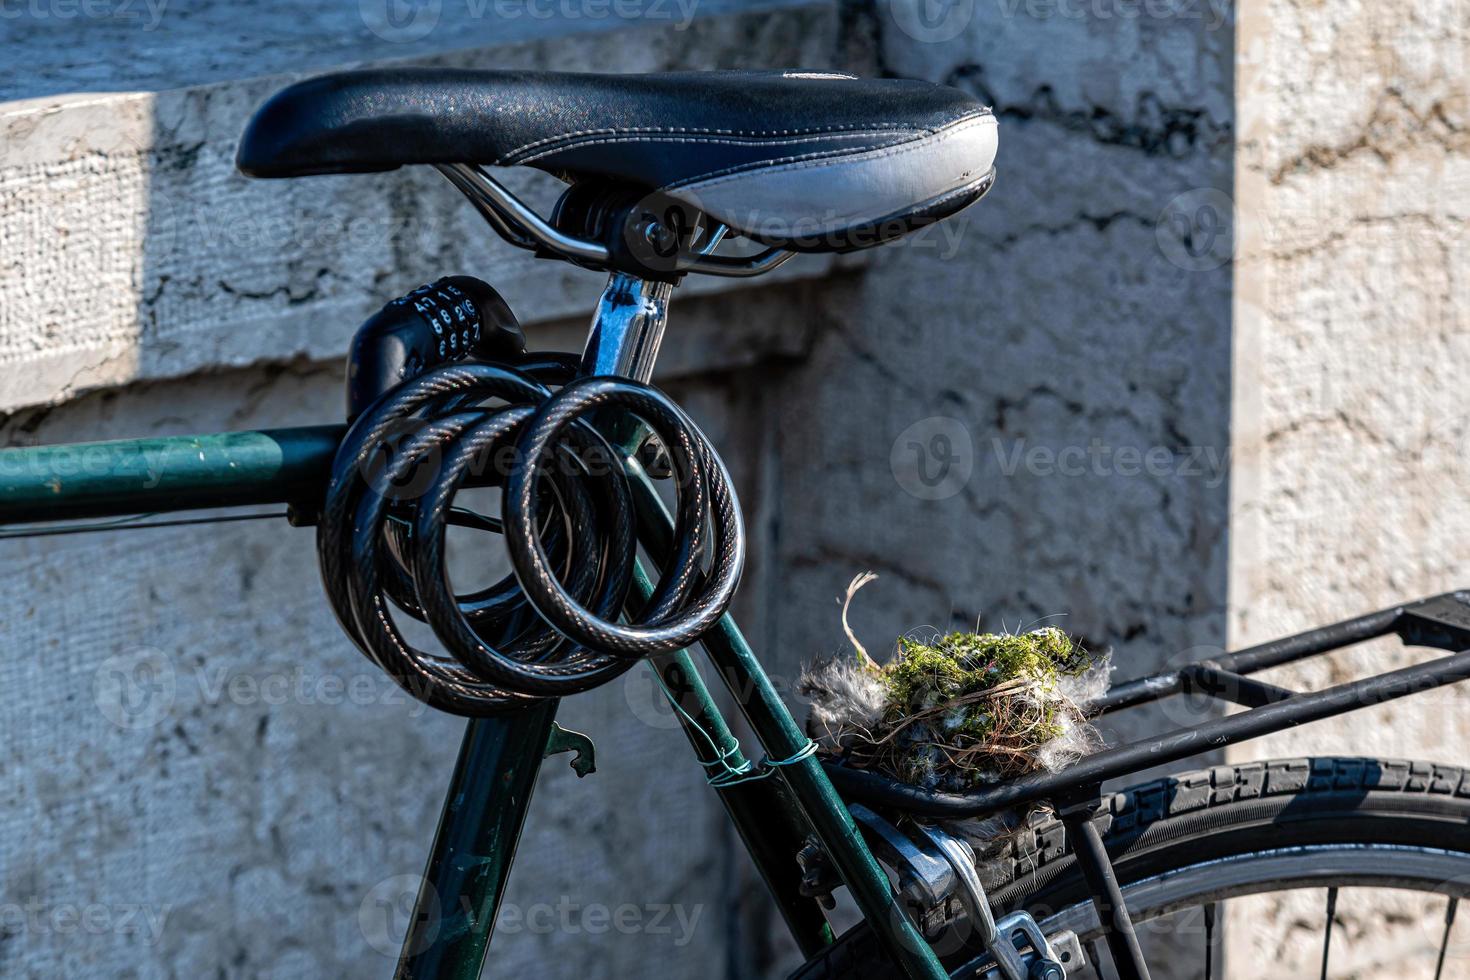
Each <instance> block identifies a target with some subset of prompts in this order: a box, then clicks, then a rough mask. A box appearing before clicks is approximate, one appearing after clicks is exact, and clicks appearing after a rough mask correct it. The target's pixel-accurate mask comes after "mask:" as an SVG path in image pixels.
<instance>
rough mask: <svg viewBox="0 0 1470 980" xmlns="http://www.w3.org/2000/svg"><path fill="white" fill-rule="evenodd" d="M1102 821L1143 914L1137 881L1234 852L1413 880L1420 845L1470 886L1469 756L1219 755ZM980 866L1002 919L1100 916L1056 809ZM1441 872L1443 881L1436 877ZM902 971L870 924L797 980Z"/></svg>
mask: <svg viewBox="0 0 1470 980" xmlns="http://www.w3.org/2000/svg"><path fill="white" fill-rule="evenodd" d="M1098 829H1099V831H1100V832H1101V834H1102V837H1103V841H1104V844H1105V845H1106V846H1107V849H1108V853H1109V854H1110V855H1111V856H1112V859H1113V862H1114V867H1115V869H1116V871H1117V875H1118V879H1119V883H1120V884H1121V885H1122V887H1123V889H1124V895H1125V897H1126V898H1127V899H1128V901H1129V907H1130V909H1131V910H1133V911H1134V914H1135V916H1136V917H1138V918H1144V917H1146V916H1147V915H1148V914H1149V913H1150V912H1151V911H1155V910H1151V909H1149V908H1147V907H1145V908H1135V898H1134V895H1132V894H1130V889H1131V890H1133V891H1134V892H1137V893H1140V894H1142V893H1144V892H1146V891H1148V890H1150V889H1152V890H1153V891H1154V892H1157V891H1158V888H1157V885H1156V883H1157V882H1158V881H1160V880H1163V879H1165V878H1167V879H1168V880H1170V881H1173V882H1175V883H1176V892H1178V891H1179V890H1181V889H1183V888H1184V887H1185V886H1187V885H1188V884H1189V882H1188V880H1187V878H1186V877H1185V876H1186V875H1188V874H1189V872H1190V870H1191V869H1198V871H1197V874H1198V875H1199V876H1201V877H1202V876H1204V875H1207V874H1208V875H1216V876H1218V875H1219V870H1220V869H1221V868H1223V867H1226V866H1228V865H1230V864H1231V863H1232V862H1233V863H1235V864H1241V865H1243V863H1246V862H1255V863H1257V864H1262V863H1264V862H1274V864H1272V865H1271V866H1272V867H1277V868H1281V867H1284V866H1283V865H1282V864H1281V856H1282V855H1291V854H1293V853H1300V854H1301V855H1302V856H1303V859H1304V861H1306V860H1309V861H1310V864H1311V866H1312V867H1313V868H1315V869H1317V870H1319V871H1320V870H1322V869H1324V868H1326V869H1330V868H1332V867H1334V865H1332V864H1331V863H1330V862H1328V863H1327V864H1326V865H1324V864H1323V862H1322V855H1323V854H1326V853H1330V852H1332V851H1333V849H1334V848H1335V849H1338V850H1341V849H1345V848H1367V849H1370V850H1376V851H1381V852H1382V853H1383V855H1384V856H1385V857H1392V858H1393V860H1391V861H1386V862H1379V864H1383V865H1384V866H1385V867H1392V868H1394V869H1400V870H1397V871H1395V872H1394V873H1393V874H1392V875H1390V877H1400V878H1401V877H1403V876H1404V875H1406V874H1408V873H1409V872H1408V871H1407V870H1402V869H1405V868H1406V865H1405V864H1404V862H1403V861H1402V854H1403V853H1405V852H1406V851H1411V850H1417V851H1418V852H1422V853H1423V854H1424V855H1425V861H1424V862H1421V864H1423V865H1424V869H1425V871H1424V874H1423V875H1422V876H1421V877H1420V878H1419V879H1415V880H1416V881H1417V882H1418V884H1419V885H1420V886H1422V887H1423V889H1424V890H1431V891H1440V892H1443V893H1446V894H1450V893H1453V894H1463V895H1467V896H1470V873H1467V872H1470V770H1467V769H1464V768H1461V767H1459V766H1448V765H1438V764H1434V763H1427V762H1410V761H1405V760H1398V759H1375V758H1349V757H1329V758H1299V759H1282V760H1271V761H1264V762H1251V763H1243V764H1239V765H1230V766H1216V767H1213V768H1210V769H1201V770H1196V771H1192V772H1186V773H1181V774H1178V775H1174V776H1169V777H1166V778H1163V779H1158V780H1154V781H1152V782H1149V783H1144V784H1141V785H1138V786H1134V787H1130V788H1128V789H1126V790H1123V791H1122V792H1119V793H1114V794H1112V795H1110V796H1108V797H1106V798H1105V799H1104V800H1103V809H1102V813H1101V816H1100V817H1099V827H1098ZM1354 853H1355V855H1357V854H1362V853H1367V852H1357V851H1355V852H1354ZM1353 866H1354V867H1355V868H1359V869H1362V870H1360V871H1359V873H1357V874H1356V875H1355V874H1353V873H1348V872H1346V871H1344V872H1342V873H1341V874H1340V875H1339V876H1338V877H1339V878H1340V879H1341V880H1338V881H1327V880H1319V881H1315V882H1314V884H1315V885H1316V886H1317V887H1325V886H1326V885H1327V884H1332V883H1336V884H1361V883H1365V882H1366V881H1367V880H1368V877H1369V871H1371V869H1372V868H1373V867H1374V863H1373V862H1371V861H1363V860H1360V859H1355V863H1354V865H1353ZM1337 867H1343V865H1341V864H1339V865H1337ZM1430 868H1433V869H1434V870H1433V871H1430V870H1429V869H1430ZM979 870H980V874H981V878H982V880H983V881H984V883H985V887H986V892H987V894H988V895H989V897H990V899H991V904H992V906H993V907H994V909H995V912H996V915H997V916H999V915H1001V914H1003V913H1005V912H1009V911H1012V910H1014V909H1017V908H1026V909H1028V910H1030V911H1031V912H1032V914H1033V915H1034V916H1035V917H1036V918H1037V920H1038V922H1040V923H1041V924H1042V926H1043V928H1046V929H1048V930H1050V929H1053V928H1058V927H1061V926H1067V927H1073V928H1075V926H1076V925H1077V923H1079V922H1082V921H1087V920H1089V919H1090V921H1091V923H1092V924H1093V927H1095V917H1091V910H1090V902H1089V893H1088V890H1087V886H1086V884H1085V883H1084V882H1083V880H1082V877H1081V873H1080V871H1079V870H1078V869H1077V867H1076V861H1075V858H1074V857H1073V855H1072V852H1071V848H1070V846H1069V843H1068V841H1067V834H1066V831H1065V828H1064V827H1063V826H1062V823H1061V821H1060V820H1059V819H1057V818H1055V817H1054V816H1051V815H1046V816H1042V817H1039V818H1033V820H1032V821H1031V822H1030V823H1029V825H1028V826H1027V827H1025V828H1024V829H1023V830H1022V831H1020V832H1019V833H1017V834H1015V835H1014V836H1012V837H1010V838H1008V839H1006V840H1005V841H1003V842H1002V843H1000V844H999V845H997V846H995V847H993V848H991V849H989V850H987V851H986V852H985V853H984V854H983V855H981V856H980V868H979ZM1440 872H1443V874H1442V875H1441V874H1440ZM1319 877H1320V875H1319ZM1349 879H1357V880H1349ZM1447 879H1448V881H1447ZM1221 882H1222V884H1221V885H1220V888H1221V889H1226V890H1228V882H1227V879H1221ZM1282 883H1286V879H1285V878H1283V879H1282V881H1281V882H1278V884H1282ZM1436 883H1437V884H1438V885H1439V887H1432V886H1434V885H1435V884H1436ZM1199 884H1204V882H1199ZM1291 886H1292V885H1289V884H1288V887H1291ZM1392 886H1393V887H1405V885H1404V884H1394V885H1392ZM1212 887H1213V886H1212ZM1235 887H1236V888H1237V889H1238V888H1239V887H1240V886H1238V885H1237V886H1235ZM1246 890H1247V891H1248V890H1251V889H1249V888H1248V889H1246ZM1254 890H1257V891H1266V890H1272V889H1268V888H1255V889H1254ZM1236 893H1237V894H1243V893H1245V891H1239V890H1237V891H1236ZM960 918H961V914H960V910H959V906H958V902H957V901H956V900H955V899H953V898H951V899H950V900H949V901H948V902H947V903H946V904H945V905H944V906H941V907H938V908H935V909H933V910H931V911H930V912H929V914H928V915H927V916H926V917H925V919H924V922H923V923H922V926H923V932H924V934H925V935H926V936H927V937H930V938H931V940H932V939H942V938H943V937H944V936H945V935H946V933H947V932H949V931H951V930H953V929H954V928H955V926H956V925H957V924H958V923H959V920H960ZM1079 933H1080V930H1079ZM952 945H953V944H952ZM978 953H979V950H978V949H976V948H974V947H973V946H968V945H965V946H963V947H960V948H956V949H954V951H953V952H950V953H948V954H947V955H945V957H944V963H945V966H946V967H947V968H948V969H950V970H952V971H957V972H956V973H955V974H954V975H955V976H957V977H963V976H965V975H966V973H965V969H964V968H965V966H966V964H967V963H970V962H971V961H972V960H973V958H974V957H975V956H976V955H978ZM901 976H902V974H901V973H900V972H899V970H898V968H897V967H896V966H894V965H893V964H892V963H891V961H889V960H888V958H887V956H886V955H885V954H884V953H883V951H882V949H881V947H880V946H879V944H878V940H877V937H876V936H875V935H874V933H873V932H872V930H871V929H870V928H868V926H867V924H866V923H859V924H858V925H857V926H855V927H853V928H852V929H850V930H848V931H847V932H846V933H844V934H843V935H842V936H841V937H839V939H838V940H837V942H835V943H834V944H833V945H831V946H829V947H827V948H826V949H825V950H823V951H822V952H821V953H819V954H817V955H816V956H814V957H813V958H812V959H810V960H808V961H807V962H806V963H804V964H803V965H802V966H801V967H800V968H799V969H798V970H797V971H796V972H795V973H793V974H791V980H893V978H898V977H901Z"/></svg>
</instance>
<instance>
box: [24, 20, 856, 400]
mask: <svg viewBox="0 0 1470 980" xmlns="http://www.w3.org/2000/svg"><path fill="white" fill-rule="evenodd" d="M671 2H672V0H671ZM283 6H284V5H283ZM726 6H728V5H726ZM782 8H790V9H782ZM720 9H721V8H720V7H714V8H712V9H711V11H710V12H708V14H709V15H708V16H701V17H700V18H699V19H697V20H695V21H694V22H693V23H692V24H690V25H689V26H687V28H685V29H679V27H678V25H673V26H667V25H663V24H661V23H659V22H658V21H657V20H655V21H654V22H652V23H650V24H639V23H635V24H633V26H627V25H626V24H624V25H623V26H625V27H626V28H627V29H625V30H621V31H608V30H583V31H582V32H581V33H570V34H567V33H566V32H563V35H562V36H558V37H554V38H543V39H541V40H530V41H523V42H520V43H505V41H504V40H503V39H497V41H498V42H499V43H497V45H496V46H494V47H469V48H464V49H461V50H454V51H450V52H445V51H443V50H442V49H443V48H444V47H445V46H446V45H447V44H448V42H449V41H450V40H456V41H457V40H460V39H458V38H446V36H445V34H444V31H442V30H441V31H439V32H436V33H435V34H434V35H433V37H434V38H437V39H438V40H439V42H440V51H439V53H437V54H426V53H424V52H423V51H422V50H420V48H421V47H422V46H421V45H420V46H419V47H417V48H414V49H413V50H414V51H415V52H416V53H415V58H414V60H416V61H419V62H424V63H433V64H444V65H473V66H484V67H491V66H493V67H500V68H537V67H540V68H550V67H560V68H566V67H568V66H576V67H578V68H580V69H584V70H589V71H655V70H660V69H677V68H691V67H707V66H709V65H714V64H725V65H731V66H738V65H748V64H756V65H770V64H775V65H822V64H825V63H826V62H827V61H828V60H829V59H830V58H831V57H832V45H833V41H832V39H833V33H834V30H835V24H836V19H835V16H834V14H833V11H832V8H831V5H830V4H828V3H817V4H803V5H793V4H789V3H785V4H776V5H773V6H772V8H771V9H770V10H766V11H761V12H756V13H750V14H743V15H726V16H714V14H717V13H719V11H720ZM703 13H705V12H702V14H703ZM186 23H187V24H192V23H193V22H192V21H183V22H181V25H182V24H186ZM475 23H476V24H478V23H479V21H476V22H475ZM515 23H521V22H520V21H519V20H517V21H515ZM572 26H581V27H584V28H585V27H587V26H588V25H586V24H582V23H580V22H578V23H577V24H574V25H572ZM13 29H16V28H13ZM178 29H179V30H181V31H182V30H184V29H185V28H184V26H179V27H178ZM196 29H198V28H194V27H191V28H189V30H196ZM477 29H478V28H477ZM171 30H173V22H172V21H165V22H164V25H163V27H161V28H160V32H161V33H160V34H158V35H156V36H159V37H161V38H165V39H167V38H172V37H173V36H174V35H172V34H171V33H169V31H171ZM21 33H22V38H21V40H24V39H25V38H29V37H39V36H40V35H39V34H30V33H27V32H25V31H21ZM483 33H484V32H483V30H482V31H481V34H483ZM509 33H510V35H511V37H512V38H515V37H516V36H517V35H518V33H524V32H523V31H522V32H517V31H510V32H509ZM533 33H534V32H533ZM539 33H541V34H546V33H548V32H547V31H546V30H541V31H539ZM190 36H191V37H195V36H196V35H192V34H191V35H190ZM477 36H479V35H475V34H474V33H473V32H471V33H470V34H469V37H477ZM173 43H183V42H181V41H174V42H173ZM262 44H263V45H264V44H265V42H264V41H262ZM23 50H29V49H28V48H26V49H23ZM373 50H375V49H368V50H367V51H365V52H364V54H371V53H372V51H373ZM394 50H395V51H397V50H398V49H396V48H395V49H394ZM329 51H337V49H336V48H331V49H329ZM337 56H338V57H339V58H340V57H342V56H341V55H340V53H339V54H338V55H337ZM327 57H328V55H327V53H320V52H319V53H318V54H316V55H315V56H314V57H313V58H311V59H308V63H309V64H312V65H313V66H314V67H313V70H316V69H317V68H325V67H328V66H329V65H330V64H332V62H330V61H329V60H324V59H326V58H327ZM338 63H340V62H338ZM230 64H232V65H234V67H235V69H236V71H237V72H240V71H245V70H247V69H248V68H249V67H251V63H249V62H248V60H247V62H246V63H243V64H242V63H238V62H230ZM261 65H262V66H263V67H265V68H268V69H269V70H271V71H277V72H279V71H284V70H286V69H287V68H288V66H290V69H291V70H292V71H293V72H294V73H295V74H293V75H285V74H270V75H266V76H263V77H262V76H260V75H258V74H254V73H251V74H238V75H236V76H233V77H231V79H230V80H229V81H217V82H215V83H213V84H208V85H201V84H198V83H197V82H193V83H191V87H187V88H169V89H167V90H164V91H141V92H122V93H87V94H84V95H47V96H45V97H40V98H35V99H30V100H28V101H22V102H13V103H9V104H0V364H3V365H5V366H6V368H7V370H5V371H4V372H3V376H0V410H5V409H13V408H17V407H21V406H25V405H33V404H45V403H52V402H56V401H59V400H62V399H65V398H66V397H68V396H70V395H72V394H75V393H77V392H81V391H85V390H88V389H90V388H95V387H99V386H106V385H117V384H123V383H127V382H129V381H132V380H136V379H146V378H160V377H176V376H180V375H183V374H187V373H189V372H191V371H198V370H202V369H207V368H212V367H216V366H222V365H228V366H240V365H245V364H251V363H255V362H260V361H277V362H279V361H284V360H289V359H290V358H293V357H298V356H305V357H310V358H327V357H333V356H336V354H337V353H338V352H339V351H341V350H343V349H344V348H345V346H346V342H347V338H348V337H349V336H350V335H351V332H352V330H353V329H354V328H355V326H356V325H357V324H358V323H360V322H361V321H362V319H363V318H364V317H365V316H366V315H368V314H369V313H371V312H372V311H373V310H374V309H376V308H377V307H378V306H379V305H380V304H381V303H382V302H383V301H384V299H385V298H387V297H392V296H394V295H398V294H400V293H402V292H405V291H407V290H409V289H412V288H413V287H415V286H417V285H419V284H420V283H421V282H424V281H427V280H430V279H433V278H436V277H437V276H440V275H448V274H456V273H472V274H475V275H479V276H481V277H482V278H484V279H487V280H489V281H491V282H493V283H495V284H496V285H497V286H498V287H500V288H501V289H502V290H503V291H504V292H505V294H506V298H507V299H508V300H509V301H510V303H511V306H512V308H514V309H516V310H517V311H518V312H519V313H520V315H521V316H522V317H523V318H524V319H526V320H527V321H532V322H535V321H544V320H550V319H554V318H556V317H561V316H566V315H567V314H569V313H574V312H583V311H586V310H589V309H590V308H591V306H592V304H593V303H594V302H595V301H596V299H597V296H598V292H599V286H600V278H599V277H598V276H597V275H596V274H594V273H591V272H587V271H584V270H579V269H576V268H574V267H572V266H570V265H568V264H566V263H563V262H549V261H543V260H537V259H534V258H532V257H531V255H530V253H528V252H522V251H519V250H517V249H514V248H511V247H509V246H507V245H506V244H505V243H504V242H502V241H500V240H499V239H498V238H496V237H495V236H494V235H493V233H491V232H490V231H489V230H488V229H487V228H486V227H485V226H484V223H483V222H482V221H481V219H480V218H479V217H478V216H477V215H476V214H475V213H474V212H473V211H472V210H471V209H470V208H468V207H466V206H465V204H464V203H463V198H461V197H460V195H459V194H458V193H457V192H456V191H455V190H454V189H453V188H452V187H450V186H449V185H448V183H447V182H446V181H444V180H443V179H442V178H441V177H440V176H439V175H438V174H436V173H434V172H432V171H431V170H428V169H427V168H423V169H421V170H404V171H398V172H394V173H388V174H377V175H365V176H356V175H355V176H344V177H314V178H309V179H303V180H296V181H252V180H248V179H246V178H244V177H242V176H240V175H239V174H238V173H236V172H235V170H234V155H235V145H236V141H237V139H238V137H239V134H240V132H241V130H242V128H243V127H244V124H245V121H246V120H247V119H248V118H249V115H250V113H251V112H252V111H253V110H254V108H255V107H256V106H257V105H258V104H259V103H260V102H262V101H263V100H264V99H265V98H267V97H268V96H269V95H270V94H271V93H272V92H274V91H275V90H277V89H278V88H280V87H282V86H283V85H285V84H287V83H288V82H290V81H291V80H293V78H295V77H300V76H302V75H305V74H309V73H310V72H308V71H306V70H304V69H302V68H300V67H298V66H296V65H294V64H293V63H290V62H283V61H280V60H278V59H277V58H275V57H267V58H264V59H262V61H261ZM206 75H207V77H210V78H215V77H217V73H206ZM66 77H68V78H71V77H73V76H71V75H68V76H66ZM173 80H177V78H176V76H173V75H167V76H166V77H164V78H162V79H160V78H156V77H155V76H154V75H153V74H150V73H147V72H145V73H144V75H143V77H141V78H139V79H138V80H137V81H138V82H152V83H158V84H163V83H165V82H168V81H173ZM77 83H78V84H80V81H79V80H78V82H77ZM505 180H506V183H507V184H508V185H509V186H510V187H511V188H512V189H513V190H515V191H516V192H517V193H518V194H521V195H523V196H524V197H525V198H526V199H527V200H529V201H531V202H533V203H535V204H537V205H538V206H539V207H540V209H541V210H542V211H543V213H545V212H546V211H547V210H549V207H550V205H551V204H552V203H553V202H554V201H555V199H556V195H557V193H558V192H559V188H560V187H561V186H562V185H560V184H559V183H558V182H557V181H555V180H553V179H552V178H550V177H545V176H543V175H539V174H535V175H533V174H530V173H520V172H512V173H507V174H506V175H505ZM854 261H857V260H854ZM832 264H833V263H832V260H831V259H827V258H822V257H801V258H798V259H796V260H794V261H793V262H791V263H788V264H787V265H786V266H784V267H783V268H782V269H780V270H777V272H776V273H774V274H773V277H774V278H776V279H784V280H791V279H797V278H803V277H809V276H813V275H819V274H821V273H823V272H824V271H825V270H827V269H828V268H830V267H831V266H832ZM744 285H745V282H744V281H741V280H716V279H709V278H704V279H701V280H700V281H698V282H696V283H691V284H690V287H689V288H688V289H686V290H685V291H686V292H696V293H697V292H713V291H723V290H728V289H734V288H740V287H742V286H744Z"/></svg>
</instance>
